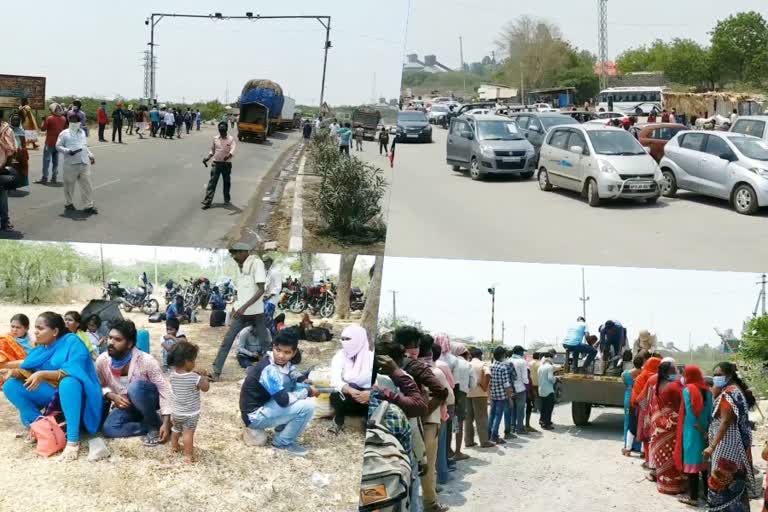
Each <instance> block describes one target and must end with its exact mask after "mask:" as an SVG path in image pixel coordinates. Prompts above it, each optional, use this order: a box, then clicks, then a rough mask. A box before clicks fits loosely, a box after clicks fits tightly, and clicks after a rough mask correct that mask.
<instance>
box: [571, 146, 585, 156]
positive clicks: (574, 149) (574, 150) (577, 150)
mask: <svg viewBox="0 0 768 512" xmlns="http://www.w3.org/2000/svg"><path fill="white" fill-rule="evenodd" d="M570 151H571V153H576V154H577V155H581V154H583V153H584V148H583V147H581V146H571V147H570Z"/></svg>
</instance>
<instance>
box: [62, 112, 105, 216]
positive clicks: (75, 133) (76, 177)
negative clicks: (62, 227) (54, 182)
mask: <svg viewBox="0 0 768 512" xmlns="http://www.w3.org/2000/svg"><path fill="white" fill-rule="evenodd" d="M56 151H58V152H59V153H61V154H62V156H63V161H62V166H61V168H62V175H63V179H64V202H65V204H64V209H65V210H67V211H74V210H75V209H76V208H75V205H74V198H73V195H74V192H75V183H77V184H78V185H79V187H80V197H81V198H82V200H83V203H84V204H85V210H83V211H84V212H85V213H89V214H91V215H96V214H97V213H99V211H98V210H97V209H96V207H95V206H94V203H93V180H92V178H91V166H92V165H93V164H95V163H96V159H95V158H94V157H93V153H91V149H90V148H89V147H88V140H87V138H86V135H85V132H84V131H83V128H82V124H81V122H80V117H79V116H78V115H77V114H76V113H71V114H70V115H69V128H67V129H66V130H64V131H62V132H61V133H60V134H59V138H58V139H57V140H56Z"/></svg>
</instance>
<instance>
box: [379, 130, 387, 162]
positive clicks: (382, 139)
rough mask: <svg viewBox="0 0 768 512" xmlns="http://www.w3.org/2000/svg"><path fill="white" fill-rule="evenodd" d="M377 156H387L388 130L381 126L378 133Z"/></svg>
mask: <svg viewBox="0 0 768 512" xmlns="http://www.w3.org/2000/svg"><path fill="white" fill-rule="evenodd" d="M379 154H380V155H384V156H389V130H388V129H387V127H386V126H382V127H381V131H380V132H379Z"/></svg>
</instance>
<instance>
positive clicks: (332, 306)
mask: <svg viewBox="0 0 768 512" xmlns="http://www.w3.org/2000/svg"><path fill="white" fill-rule="evenodd" d="M331 288H333V285H332V284H331V285H330V286H328V285H326V284H325V283H320V284H319V285H315V286H311V287H309V288H308V289H307V302H306V304H307V308H308V309H309V311H310V313H312V314H313V315H320V316H321V317H322V318H331V317H332V316H333V314H334V313H335V312H336V299H335V297H334V294H333V292H332V291H331Z"/></svg>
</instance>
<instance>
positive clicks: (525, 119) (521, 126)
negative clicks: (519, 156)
mask: <svg viewBox="0 0 768 512" xmlns="http://www.w3.org/2000/svg"><path fill="white" fill-rule="evenodd" d="M530 121H531V118H530V117H529V116H517V117H515V125H517V129H518V130H520V134H521V135H522V136H523V137H525V138H526V139H527V138H528V123H529V122H530Z"/></svg>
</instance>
